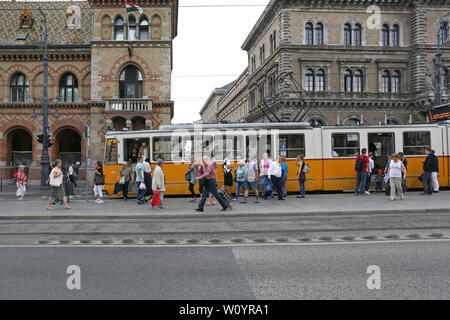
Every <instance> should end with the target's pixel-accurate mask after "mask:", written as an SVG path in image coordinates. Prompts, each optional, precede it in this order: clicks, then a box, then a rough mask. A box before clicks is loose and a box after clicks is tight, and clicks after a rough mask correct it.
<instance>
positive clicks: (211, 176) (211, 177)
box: [195, 156, 228, 212]
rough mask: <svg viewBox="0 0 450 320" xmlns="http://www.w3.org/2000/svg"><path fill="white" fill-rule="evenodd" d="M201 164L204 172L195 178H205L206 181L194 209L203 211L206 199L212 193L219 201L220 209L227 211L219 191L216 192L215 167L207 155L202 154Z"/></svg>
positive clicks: (226, 205)
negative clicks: (196, 206) (200, 197)
mask: <svg viewBox="0 0 450 320" xmlns="http://www.w3.org/2000/svg"><path fill="white" fill-rule="evenodd" d="M203 165H204V167H205V172H204V174H203V175H201V176H198V177H197V178H196V179H197V180H198V181H199V180H202V179H203V178H205V179H206V182H205V185H204V188H203V193H202V199H201V200H200V203H199V204H198V208H197V209H195V211H198V212H203V211H204V208H205V203H206V199H207V198H208V196H209V194H210V193H212V194H213V195H214V197H215V198H216V199H217V200H218V201H219V203H220V204H221V206H222V211H227V210H228V204H227V203H226V202H225V200H224V199H223V198H222V197H221V196H220V195H219V192H217V170H216V167H215V166H214V163H213V162H212V161H211V160H210V159H209V157H208V156H204V157H203Z"/></svg>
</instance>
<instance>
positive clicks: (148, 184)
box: [142, 156, 153, 197]
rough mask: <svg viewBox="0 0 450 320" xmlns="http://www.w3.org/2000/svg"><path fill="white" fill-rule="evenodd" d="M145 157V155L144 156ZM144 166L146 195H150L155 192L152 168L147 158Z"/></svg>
mask: <svg viewBox="0 0 450 320" xmlns="http://www.w3.org/2000/svg"><path fill="white" fill-rule="evenodd" d="M144 157H145V156H144ZM142 167H143V168H144V184H145V187H146V188H147V190H146V191H145V195H144V197H150V196H151V195H152V194H153V191H152V168H151V166H150V163H148V162H147V160H144V161H143V162H142Z"/></svg>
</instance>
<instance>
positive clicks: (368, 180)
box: [365, 152, 375, 195]
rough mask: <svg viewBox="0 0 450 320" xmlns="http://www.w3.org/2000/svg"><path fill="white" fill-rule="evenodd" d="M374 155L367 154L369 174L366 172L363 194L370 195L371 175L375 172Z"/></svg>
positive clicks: (371, 153)
mask: <svg viewBox="0 0 450 320" xmlns="http://www.w3.org/2000/svg"><path fill="white" fill-rule="evenodd" d="M373 158H374V154H373V152H370V153H369V172H367V180H366V186H365V190H366V192H365V194H367V195H370V192H369V190H370V182H371V181H372V174H373V172H374V170H375V161H374V160H373Z"/></svg>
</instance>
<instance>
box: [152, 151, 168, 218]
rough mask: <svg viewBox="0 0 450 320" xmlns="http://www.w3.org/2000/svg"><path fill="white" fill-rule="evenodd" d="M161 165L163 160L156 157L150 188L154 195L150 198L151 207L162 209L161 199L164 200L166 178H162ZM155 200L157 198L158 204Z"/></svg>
mask: <svg viewBox="0 0 450 320" xmlns="http://www.w3.org/2000/svg"><path fill="white" fill-rule="evenodd" d="M163 165H164V161H163V160H162V159H158V162H157V166H156V167H155V170H154V171H153V180H152V188H153V195H154V199H152V207H159V208H160V209H164V207H163V200H164V191H166V179H165V178H164V172H163V170H162V167H163ZM153 200H155V201H153ZM157 200H159V205H158V203H157Z"/></svg>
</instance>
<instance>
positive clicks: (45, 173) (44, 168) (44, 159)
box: [39, 8, 50, 189]
mask: <svg viewBox="0 0 450 320" xmlns="http://www.w3.org/2000/svg"><path fill="white" fill-rule="evenodd" d="M39 13H40V14H41V15H42V23H43V25H44V58H43V61H44V101H43V102H42V118H43V119H42V131H43V133H42V137H43V143H42V155H41V189H48V188H49V186H48V185H47V184H46V182H47V179H48V177H49V175H50V168H49V165H50V158H49V155H48V142H49V139H48V136H49V127H48V56H47V17H46V16H45V13H44V11H42V9H41V8H39Z"/></svg>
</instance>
